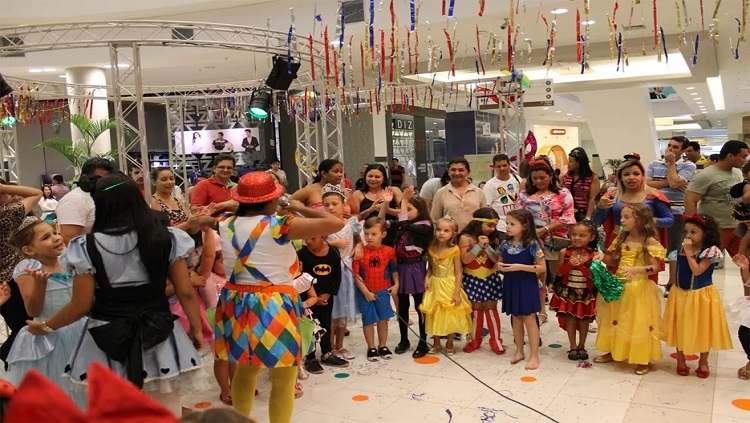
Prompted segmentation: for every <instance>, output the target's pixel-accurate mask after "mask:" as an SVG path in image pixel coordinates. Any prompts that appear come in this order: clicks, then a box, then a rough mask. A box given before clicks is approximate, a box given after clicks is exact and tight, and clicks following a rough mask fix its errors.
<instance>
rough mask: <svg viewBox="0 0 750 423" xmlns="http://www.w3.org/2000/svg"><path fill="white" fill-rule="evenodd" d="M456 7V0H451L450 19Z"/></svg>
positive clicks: (449, 6) (449, 4)
mask: <svg viewBox="0 0 750 423" xmlns="http://www.w3.org/2000/svg"><path fill="white" fill-rule="evenodd" d="M455 5H456V0H450V3H448V17H449V18H452V17H453V8H454V7H455Z"/></svg>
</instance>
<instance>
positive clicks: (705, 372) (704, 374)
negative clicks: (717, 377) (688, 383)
mask: <svg viewBox="0 0 750 423" xmlns="http://www.w3.org/2000/svg"><path fill="white" fill-rule="evenodd" d="M695 375H696V376H698V377H699V378H701V379H706V378H708V377H709V376H711V370H703V369H701V368H700V367H699V368H697V369H695Z"/></svg>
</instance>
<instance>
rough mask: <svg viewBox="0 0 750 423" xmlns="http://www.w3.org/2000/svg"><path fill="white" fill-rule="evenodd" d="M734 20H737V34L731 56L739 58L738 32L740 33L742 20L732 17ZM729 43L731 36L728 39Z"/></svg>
mask: <svg viewBox="0 0 750 423" xmlns="http://www.w3.org/2000/svg"><path fill="white" fill-rule="evenodd" d="M734 20H735V21H737V34H738V35H737V44H736V46H735V47H734V51H732V56H734V58H735V59H736V60H739V58H740V37H741V36H740V35H739V34H742V22H740V20H739V19H738V18H734ZM729 44H730V45H731V44H732V39H731V38H730V39H729Z"/></svg>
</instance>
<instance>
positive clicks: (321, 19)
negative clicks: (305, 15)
mask: <svg viewBox="0 0 750 423" xmlns="http://www.w3.org/2000/svg"><path fill="white" fill-rule="evenodd" d="M315 20H316V21H318V22H323V16H322V15H321V14H320V13H318V14H317V15H315Z"/></svg>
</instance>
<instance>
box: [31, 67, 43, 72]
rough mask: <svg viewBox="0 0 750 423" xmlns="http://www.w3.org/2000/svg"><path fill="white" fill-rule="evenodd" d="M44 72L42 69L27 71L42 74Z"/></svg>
mask: <svg viewBox="0 0 750 423" xmlns="http://www.w3.org/2000/svg"><path fill="white" fill-rule="evenodd" d="M42 72H44V69H36V68H34V69H29V73H42Z"/></svg>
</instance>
